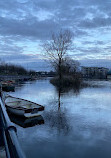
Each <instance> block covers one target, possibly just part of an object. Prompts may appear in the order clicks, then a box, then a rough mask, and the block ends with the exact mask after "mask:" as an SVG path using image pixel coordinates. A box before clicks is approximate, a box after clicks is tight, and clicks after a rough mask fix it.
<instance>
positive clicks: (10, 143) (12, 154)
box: [0, 98, 25, 158]
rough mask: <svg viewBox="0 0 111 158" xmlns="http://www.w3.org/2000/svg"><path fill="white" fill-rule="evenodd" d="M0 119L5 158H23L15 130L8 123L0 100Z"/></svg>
mask: <svg viewBox="0 0 111 158" xmlns="http://www.w3.org/2000/svg"><path fill="white" fill-rule="evenodd" d="M0 117H1V121H2V129H3V138H4V144H5V150H6V156H7V158H25V155H24V153H23V151H22V149H21V147H20V144H19V141H18V137H17V133H16V132H17V129H16V127H15V125H14V124H13V123H12V122H11V121H10V118H9V116H8V114H7V111H6V108H5V105H4V103H3V101H2V100H1V98H0Z"/></svg>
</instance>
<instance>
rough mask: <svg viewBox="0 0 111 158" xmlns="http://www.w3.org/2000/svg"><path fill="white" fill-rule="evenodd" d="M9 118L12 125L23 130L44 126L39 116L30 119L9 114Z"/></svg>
mask: <svg viewBox="0 0 111 158" xmlns="http://www.w3.org/2000/svg"><path fill="white" fill-rule="evenodd" d="M9 117H10V120H11V121H12V122H13V123H15V124H17V125H19V126H21V127H23V128H27V127H32V126H35V125H41V124H44V119H43V117H42V116H41V115H40V116H37V117H32V118H23V117H19V116H16V115H12V114H9Z"/></svg>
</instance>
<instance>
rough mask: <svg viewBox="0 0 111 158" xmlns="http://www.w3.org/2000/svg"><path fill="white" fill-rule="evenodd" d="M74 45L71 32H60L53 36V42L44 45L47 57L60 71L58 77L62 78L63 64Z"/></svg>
mask: <svg viewBox="0 0 111 158" xmlns="http://www.w3.org/2000/svg"><path fill="white" fill-rule="evenodd" d="M71 43H72V32H71V31H69V30H65V31H60V32H59V33H57V34H55V33H54V34H52V40H50V41H48V42H47V43H45V44H44V45H43V48H44V50H45V52H46V56H47V57H48V58H49V59H50V61H51V63H52V65H53V67H54V68H55V69H58V76H59V79H60V80H61V77H62V72H61V68H62V62H63V60H64V59H65V57H66V55H67V51H68V50H69V49H70V46H71Z"/></svg>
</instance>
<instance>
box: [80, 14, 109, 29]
mask: <svg viewBox="0 0 111 158" xmlns="http://www.w3.org/2000/svg"><path fill="white" fill-rule="evenodd" d="M106 26H111V18H110V17H108V18H102V17H96V18H93V19H91V20H90V19H84V20H83V21H81V22H80V24H79V27H84V28H88V29H91V28H98V27H99V28H100V27H106Z"/></svg>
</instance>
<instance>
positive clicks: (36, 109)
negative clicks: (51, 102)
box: [5, 96, 44, 117]
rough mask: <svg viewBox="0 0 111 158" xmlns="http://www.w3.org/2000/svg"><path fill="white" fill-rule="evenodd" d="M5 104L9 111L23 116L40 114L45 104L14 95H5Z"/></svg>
mask: <svg viewBox="0 0 111 158" xmlns="http://www.w3.org/2000/svg"><path fill="white" fill-rule="evenodd" d="M5 106H6V108H7V111H9V112H11V113H13V114H15V115H18V116H23V117H34V116H40V115H41V114H42V111H43V110H44V106H42V105H40V104H37V103H34V102H31V101H28V100H25V99H21V98H16V97H12V96H6V97H5Z"/></svg>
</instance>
